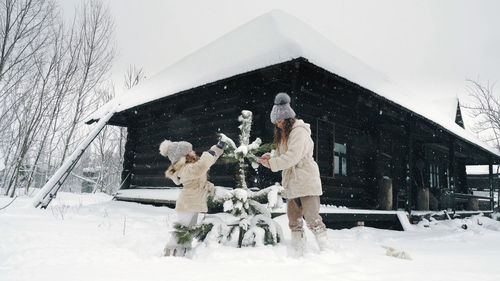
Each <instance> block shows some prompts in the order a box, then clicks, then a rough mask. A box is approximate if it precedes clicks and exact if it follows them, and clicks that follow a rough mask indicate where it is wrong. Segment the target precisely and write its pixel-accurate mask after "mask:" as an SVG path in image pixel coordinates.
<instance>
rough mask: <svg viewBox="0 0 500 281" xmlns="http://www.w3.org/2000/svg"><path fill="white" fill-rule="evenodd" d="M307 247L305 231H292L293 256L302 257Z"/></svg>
mask: <svg viewBox="0 0 500 281" xmlns="http://www.w3.org/2000/svg"><path fill="white" fill-rule="evenodd" d="M305 247H306V238H305V236H304V231H300V230H299V231H292V249H291V256H292V257H296V258H298V257H302V256H303V255H304V249H305Z"/></svg>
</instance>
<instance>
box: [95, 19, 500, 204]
mask: <svg viewBox="0 0 500 281" xmlns="http://www.w3.org/2000/svg"><path fill="white" fill-rule="evenodd" d="M278 92H287V93H289V94H290V96H291V97H292V104H291V105H292V107H293V108H294V110H295V111H296V113H297V116H298V118H301V119H303V120H305V121H306V122H308V123H310V124H311V126H312V131H313V139H314V140H315V144H316V150H315V154H316V155H315V158H316V161H317V162H318V163H319V166H320V170H321V177H322V182H323V189H324V195H323V196H322V201H323V203H327V204H334V205H338V206H347V207H354V208H365V209H380V208H383V209H406V210H415V209H429V208H431V209H447V208H454V204H453V202H454V200H455V199H454V198H455V197H454V196H455V195H454V194H462V195H464V196H466V197H467V196H469V197H470V196H472V195H468V194H469V190H468V187H467V181H466V172H465V166H466V165H479V164H483V165H491V164H494V163H500V153H499V152H498V151H496V150H494V149H492V148H490V147H488V146H487V145H486V144H485V143H483V142H481V141H479V140H478V139H476V138H475V137H474V136H473V135H472V134H470V133H468V132H467V131H466V130H465V129H464V127H463V120H462V118H461V112H460V106H459V104H458V101H457V99H450V100H441V101H436V102H432V101H429V100H425V101H423V100H420V99H419V98H418V96H416V95H415V94H409V93H408V92H407V91H406V90H404V89H402V88H400V87H398V86H397V85H395V84H394V83H392V82H390V80H389V79H387V78H386V77H385V76H384V75H382V74H380V73H379V72H377V71H375V70H374V69H372V68H370V67H369V66H367V65H366V64H364V63H363V62H361V61H359V60H358V59H356V58H355V57H353V56H351V55H350V54H348V53H347V52H345V51H343V50H341V49H340V48H339V47H337V46H335V45H334V44H333V43H332V42H330V41H329V40H327V39H326V38H325V37H323V36H322V35H320V34H319V33H318V32H316V31H315V30H313V29H312V28H310V27H309V26H307V25H305V24H304V23H302V22H301V21H299V20H298V19H296V18H294V17H292V16H290V15H287V14H285V13H283V12H280V11H273V12H270V13H267V14H265V15H262V16H260V17H258V18H256V19H254V20H252V21H250V22H248V23H246V24H244V25H243V26H241V27H239V28H237V29H235V30H234V31H232V32H229V33H228V34H226V35H224V36H222V37H220V38H219V39H217V40H215V41H213V42H212V43H210V44H208V45H207V46H205V47H203V48H201V49H199V50H198V51H196V52H194V53H192V54H191V55H189V56H187V57H185V58H183V59H182V60H180V61H178V62H177V63H175V64H173V65H171V66H170V67H168V68H166V69H165V70H164V71H162V72H160V73H159V74H157V75H156V76H154V77H152V78H151V79H149V80H148V81H144V82H143V83H141V84H140V85H138V86H137V87H135V88H133V89H132V90H130V91H129V92H128V93H126V94H124V95H123V96H120V97H118V98H117V99H115V100H113V101H111V102H110V103H109V104H107V105H106V106H104V107H103V108H102V109H101V110H99V111H98V112H96V113H95V114H94V115H93V116H92V117H91V118H90V119H89V122H88V123H92V122H95V121H96V120H98V119H100V117H101V116H103V115H104V114H105V112H106V111H107V110H109V109H110V108H117V112H116V113H115V114H114V115H113V117H112V118H111V120H110V121H109V124H111V125H118V126H124V127H127V129H128V139H127V144H126V151H125V164H124V167H123V177H122V178H123V180H124V184H123V186H122V189H127V190H139V189H145V188H152V187H153V188H156V189H158V188H160V189H161V188H164V187H172V186H174V184H173V183H172V182H170V181H169V180H167V179H165V178H164V171H165V170H166V169H167V167H168V165H169V162H168V160H167V159H165V158H163V157H161V156H160V154H159V153H158V146H159V144H160V142H161V141H162V140H164V139H171V140H187V141H190V142H191V143H192V144H193V145H194V147H195V149H197V150H198V151H201V150H203V149H206V148H208V147H209V146H210V145H212V144H214V143H215V142H217V137H216V133H217V132H224V133H226V134H227V135H229V136H230V137H235V136H236V135H237V133H238V129H237V125H238V121H237V117H238V115H239V114H240V112H241V110H243V109H246V110H250V111H252V112H253V113H254V123H253V129H252V135H253V136H258V137H261V138H262V139H263V141H264V142H271V141H272V129H273V127H272V124H271V122H270V120H269V113H270V111H271V108H272V104H273V99H274V96H275V94H276V93H278ZM254 176H257V177H258V178H259V185H260V186H261V187H264V186H266V185H268V184H270V183H272V182H273V181H276V180H279V175H277V174H272V173H270V172H269V171H267V170H266V169H260V170H259V174H258V175H254ZM211 181H212V182H214V183H215V184H216V185H222V186H233V185H234V169H233V167H232V166H231V165H228V164H224V163H222V162H220V163H218V164H217V165H216V166H215V167H213V168H212V170H211ZM137 200H140V199H137ZM144 201H150V202H153V203H161V200H154V198H153V199H151V198H149V199H148V200H144Z"/></svg>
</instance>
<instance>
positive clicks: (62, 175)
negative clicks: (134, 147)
mask: <svg viewBox="0 0 500 281" xmlns="http://www.w3.org/2000/svg"><path fill="white" fill-rule="evenodd" d="M114 112H115V110H114V109H113V110H111V111H109V112H108V113H106V115H105V116H103V117H102V118H101V119H100V120H99V122H97V125H96V127H95V128H94V129H93V130H92V131H91V132H90V134H89V135H88V136H87V137H86V138H85V139H84V140H83V141H82V142H81V143H80V144H79V145H78V147H77V148H76V149H75V151H74V152H73V153H72V154H71V155H70V156H69V157H68V158H67V159H66V160H65V161H64V162H63V164H62V165H61V167H59V169H57V171H56V172H55V173H54V175H52V177H51V178H50V179H49V181H47V182H46V183H45V185H44V186H43V187H42V188H41V189H40V191H38V193H37V194H36V196H35V198H34V199H33V206H34V207H35V208H38V207H40V208H43V209H45V208H47V206H48V205H49V204H50V201H52V199H53V198H54V197H56V194H57V191H59V189H60V188H61V186H62V184H63V183H64V181H65V180H66V178H67V177H68V175H69V174H70V173H71V170H72V169H73V168H74V167H75V165H76V163H77V162H78V160H80V157H81V156H82V155H83V153H84V152H85V150H86V149H87V147H88V146H89V145H90V143H92V141H93V140H94V139H95V138H96V137H97V135H98V134H99V133H100V132H101V130H102V129H103V128H104V126H106V124H107V123H108V121H109V119H111V117H112V116H113V114H114Z"/></svg>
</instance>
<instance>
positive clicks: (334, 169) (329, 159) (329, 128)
mask: <svg viewBox="0 0 500 281" xmlns="http://www.w3.org/2000/svg"><path fill="white" fill-rule="evenodd" d="M315 155H316V162H318V166H319V172H320V175H321V176H322V177H330V178H335V177H336V176H347V144H346V143H342V142H341V141H338V140H337V142H336V140H335V123H332V122H328V121H324V120H320V119H317V122H316V154H315Z"/></svg>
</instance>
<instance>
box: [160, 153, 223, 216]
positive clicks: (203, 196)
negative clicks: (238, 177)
mask: <svg viewBox="0 0 500 281" xmlns="http://www.w3.org/2000/svg"><path fill="white" fill-rule="evenodd" d="M210 150H212V151H214V152H215V153H216V155H215V156H213V155H212V154H210V153H209V152H206V151H205V152H203V154H202V155H201V157H200V159H199V160H198V161H196V162H195V163H188V164H186V163H185V162H186V160H185V157H183V158H181V159H180V160H179V161H177V163H175V164H174V165H172V166H171V168H169V169H168V170H167V171H166V172H165V176H166V177H167V178H170V179H172V181H173V182H174V183H175V184H177V185H180V184H182V186H183V189H182V190H181V193H180V195H179V198H178V199H177V202H176V204H175V210H176V211H188V212H207V211H208V208H207V197H208V194H209V193H210V192H213V191H214V184H213V183H211V182H209V181H208V180H207V173H208V170H209V169H210V167H211V166H212V165H213V164H215V162H216V161H217V159H218V158H219V157H220V156H221V155H222V153H223V152H224V151H223V150H222V149H220V148H218V147H217V146H215V145H214V146H212V148H210ZM172 168H173V169H172ZM174 170H175V171H174Z"/></svg>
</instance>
